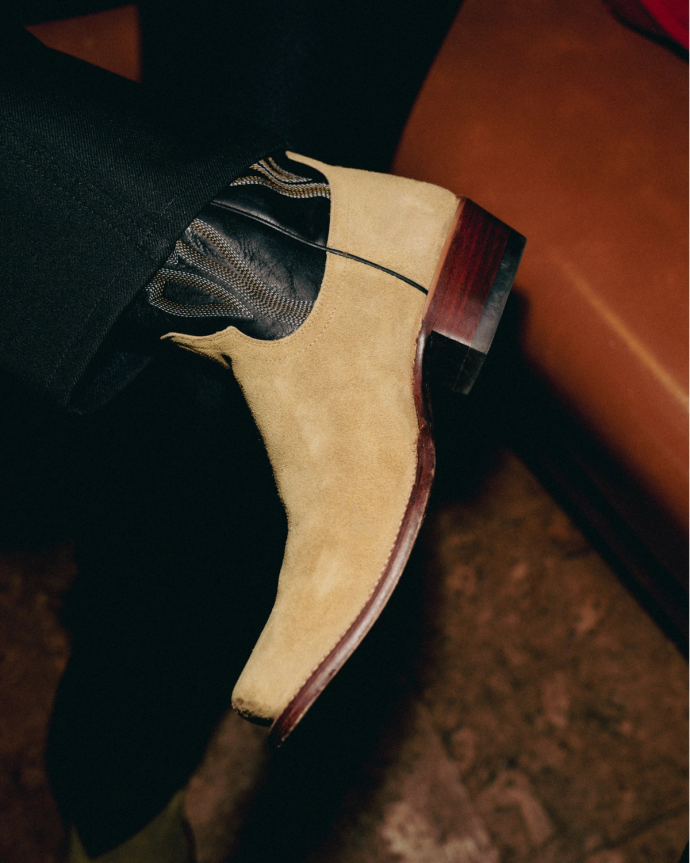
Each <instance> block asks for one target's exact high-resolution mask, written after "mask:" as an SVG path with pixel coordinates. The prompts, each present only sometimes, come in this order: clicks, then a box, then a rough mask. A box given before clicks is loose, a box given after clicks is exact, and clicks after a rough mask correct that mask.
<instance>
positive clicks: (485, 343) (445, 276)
mask: <svg viewBox="0 0 690 863" xmlns="http://www.w3.org/2000/svg"><path fill="white" fill-rule="evenodd" d="M524 247H525V238H524V237H523V236H522V234H518V232H517V231H514V230H513V229H512V228H509V227H508V225H505V224H504V223H503V222H501V221H500V220H499V219H497V218H496V217H495V216H492V215H491V214H490V213H487V212H486V210H483V209H482V208H481V207H479V206H477V204H475V203H474V202H473V201H469V200H465V202H464V205H463V206H462V207H461V208H459V214H458V218H457V221H456V223H455V228H454V230H453V231H452V232H451V235H450V239H449V242H448V246H447V249H446V251H445V254H444V256H443V257H442V261H441V264H440V267H439V271H438V272H437V274H436V278H435V282H434V285H433V287H432V290H431V291H430V296H429V302H428V304H427V308H426V312H425V314H424V322H423V325H422V333H423V338H424V342H425V345H424V347H425V353H424V358H425V360H426V363H425V371H428V370H430V371H431V373H432V374H433V376H434V377H435V378H438V379H440V380H441V381H442V382H443V383H444V384H446V385H447V386H448V387H449V388H450V389H452V390H454V391H455V392H460V393H468V392H469V391H470V389H471V388H472V384H473V383H474V381H475V380H476V378H477V375H478V374H479V370H480V369H481V367H482V364H483V362H484V359H485V357H486V354H487V352H488V350H489V348H490V347H491V342H492V341H493V337H494V333H495V332H496V327H497V326H498V322H499V320H500V318H501V314H502V313H503V307H504V306H505V302H506V300H507V298H508V293H509V292H510V288H511V286H512V284H513V279H514V278H515V273H516V272H517V268H518V264H519V263H520V258H521V256H522V252H523V249H524Z"/></svg>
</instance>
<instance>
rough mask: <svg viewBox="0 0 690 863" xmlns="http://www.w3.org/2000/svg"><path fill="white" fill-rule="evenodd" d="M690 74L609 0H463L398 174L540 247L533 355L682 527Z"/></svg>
mask: <svg viewBox="0 0 690 863" xmlns="http://www.w3.org/2000/svg"><path fill="white" fill-rule="evenodd" d="M687 104H688V94H687V65H686V63H684V62H683V60H681V59H680V58H679V57H677V56H674V54H673V53H672V52H670V51H668V50H667V49H665V48H663V47H661V46H659V45H657V44H654V43H653V42H651V41H648V40H646V39H645V38H643V37H642V36H640V35H638V34H637V33H634V32H632V31H631V30H628V29H626V28H625V27H624V26H622V25H621V24H620V23H618V22H617V21H616V20H615V19H614V18H613V17H611V16H610V15H609V14H608V12H607V11H606V9H605V7H604V6H603V4H602V3H600V2H599V0H579V2H577V3H559V2H556V0H534V2H530V3H523V2H521V0H494V2H492V3H484V2H482V0H466V2H465V3H464V4H463V6H462V8H461V10H460V12H459V14H458V16H457V18H456V20H455V22H454V24H453V27H452V28H451V31H450V32H449V34H448V36H447V38H446V41H445V43H444V45H443V47H442V49H441V51H440V53H439V55H438V57H437V59H436V61H435V63H434V65H433V67H432V69H431V71H430V73H429V75H428V77H427V80H426V82H425V84H424V87H423V89H422V91H421V93H420V95H419V97H418V99H417V102H416V104H415V107H414V109H413V111H412V114H411V116H410V118H409V121H408V123H407V127H406V129H405V132H404V135H403V137H402V140H401V143H400V146H399V150H398V153H397V157H396V160H395V167H394V170H395V171H396V172H397V173H399V174H402V175H405V176H408V177H414V178H417V179H422V180H427V181H429V182H433V183H438V184H440V185H442V186H446V187H448V188H451V189H453V190H454V191H456V192H457V193H461V194H465V195H467V196H468V197H471V198H473V199H474V200H475V201H477V202H478V203H481V204H482V205H483V206H484V207H486V208H487V209H489V210H491V211H492V212H494V213H496V214H497V215H498V216H499V217H500V218H502V219H504V220H505V221H506V222H508V223H509V224H510V225H512V226H514V227H515V228H516V229H517V230H519V231H521V232H522V233H523V234H525V235H526V236H527V238H528V242H527V248H526V251H525V255H524V258H523V263H522V265H521V268H520V271H519V273H518V280H517V284H516V286H515V288H514V290H515V291H517V292H518V293H519V294H520V295H521V297H522V298H523V299H524V301H525V305H526V316H525V321H524V329H523V332H522V346H523V350H524V353H525V354H526V356H527V357H528V359H529V361H530V362H531V363H532V364H533V366H534V367H536V369H538V371H539V372H540V373H541V375H543V377H544V378H545V379H546V380H547V381H548V383H549V385H550V387H551V389H552V391H553V392H554V393H556V394H557V396H558V398H559V399H561V400H562V401H563V402H564V403H565V404H566V405H567V406H568V407H569V409H571V410H572V411H573V412H574V413H575V414H576V415H577V416H578V417H579V418H580V419H581V420H582V421H583V422H584V424H586V426H587V427H588V428H589V430H590V431H591V432H592V434H593V435H594V436H595V438H596V439H597V440H598V441H600V442H601V443H602V445H603V446H604V447H605V448H606V449H607V450H608V451H609V452H612V453H613V454H614V455H615V458H616V460H617V461H618V463H619V464H620V465H622V466H623V467H624V468H625V470H626V471H628V472H629V474H630V476H631V477H633V478H634V479H635V480H636V481H637V482H638V483H639V484H640V485H641V487H642V489H643V490H644V493H645V494H647V495H649V500H650V501H653V502H654V503H655V504H658V506H659V507H660V509H661V511H662V512H663V513H665V515H666V517H667V518H668V519H670V520H671V521H672V523H673V524H674V525H675V526H676V528H677V529H678V530H682V531H685V530H686V525H687V502H688V490H687V480H688V460H687V454H688V439H687V433H688V431H687V430H688V350H687V347H688V339H687V323H688V274H687V264H688V245H687V242H688V224H687V214H688V200H687V187H688V184H687V153H688V135H687V131H688V118H687Z"/></svg>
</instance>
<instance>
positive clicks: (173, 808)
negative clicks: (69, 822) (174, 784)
mask: <svg viewBox="0 0 690 863" xmlns="http://www.w3.org/2000/svg"><path fill="white" fill-rule="evenodd" d="M183 803H184V792H182V791H178V793H177V794H176V795H175V796H174V797H173V798H172V800H171V801H170V803H168V805H167V806H166V807H165V809H164V810H163V811H162V812H161V813H160V814H159V815H157V816H156V817H155V818H154V819H153V821H151V822H150V823H149V824H147V825H146V827H144V829H143V830H140V831H139V833H137V834H136V836H133V837H132V838H131V839H128V840H127V841H126V842H124V843H123V844H122V845H118V847H117V848H113V850H112V851H107V852H106V853H105V854H101V855H99V856H98V857H89V855H88V854H87V853H86V851H85V850H84V846H83V845H82V843H81V841H80V839H79V836H78V835H77V832H76V830H75V829H74V828H72V832H71V836H70V849H69V854H68V857H67V863H193V861H194V859H195V856H194V851H193V847H192V846H193V842H192V839H191V829H190V828H189V827H188V826H187V825H186V824H185V822H184V818H183V815H182V809H183Z"/></svg>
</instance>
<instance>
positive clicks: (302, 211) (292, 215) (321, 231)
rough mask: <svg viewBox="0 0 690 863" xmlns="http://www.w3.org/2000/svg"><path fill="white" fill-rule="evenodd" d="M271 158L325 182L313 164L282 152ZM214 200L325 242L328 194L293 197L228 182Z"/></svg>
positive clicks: (329, 206)
mask: <svg viewBox="0 0 690 863" xmlns="http://www.w3.org/2000/svg"><path fill="white" fill-rule="evenodd" d="M273 159H274V160H275V161H276V162H277V163H278V164H279V165H280V166H281V167H283V168H285V169H286V170H287V171H290V172H291V173H294V174H297V175H299V176H301V177H307V178H309V179H311V180H313V181H314V182H316V183H322V184H324V185H328V181H327V180H326V178H325V177H324V175H323V174H322V173H321V172H320V171H317V170H316V168H312V167H310V166H309V165H303V164H302V163H301V162H295V161H294V160H293V159H289V158H288V157H287V156H286V155H284V154H280V155H274V156H273ZM213 203H214V206H215V207H221V208H222V207H229V208H232V209H233V210H235V211H240V212H243V213H247V215H250V216H253V217H254V218H256V219H261V220H262V221H264V222H266V223H269V224H273V225H275V226H276V227H277V228H280V229H281V230H282V231H287V232H288V233H290V234H293V235H294V236H296V237H300V238H302V239H304V240H306V242H308V243H316V244H317V245H319V246H324V247H325V246H326V243H327V242H328V227H329V224H330V213H331V202H330V200H329V199H328V198H321V197H316V198H307V199H302V200H295V199H294V198H289V197H285V196H283V195H278V194H276V193H275V192H274V191H272V190H271V189H268V188H265V187H263V186H227V187H226V188H225V189H222V190H221V191H220V192H219V193H218V194H217V195H216V197H215V198H214V201H213Z"/></svg>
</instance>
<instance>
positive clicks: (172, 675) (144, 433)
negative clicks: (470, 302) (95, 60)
mask: <svg viewBox="0 0 690 863" xmlns="http://www.w3.org/2000/svg"><path fill="white" fill-rule="evenodd" d="M101 5H102V4H101ZM456 5H457V3H456V2H447V0H438V2H436V3H435V4H432V5H431V6H430V5H429V4H424V5H422V4H417V3H405V2H402V3H401V2H399V0H398V2H391V0H383V2H379V3H376V4H371V3H366V2H364V0H356V2H352V3H348V4H339V3H336V2H314V0H295V2H291V3H278V2H273V0H258V2H252V3H251V4H250V3H246V4H245V3H239V2H238V3H219V2H214V0H200V2H197V3H194V4H185V3H181V2H176V0H175V2H166V3H157V2H150V3H144V4H142V5H141V14H142V25H143V33H144V48H145V53H144V74H145V82H144V86H140V85H135V84H132V83H130V82H127V81H124V80H122V79H119V78H117V77H116V76H113V75H110V74H108V73H105V72H103V71H101V70H98V69H95V68H94V67H91V66H89V65H87V64H84V63H80V62H79V61H77V60H74V59H72V58H69V57H65V56H64V55H58V54H56V52H53V51H48V50H47V49H45V48H44V47H43V46H41V45H40V44H39V43H38V42H37V41H36V40H34V39H32V38H31V37H30V36H28V34H26V33H25V31H23V29H22V28H21V26H20V24H21V22H22V21H24V22H27V23H28V22H29V21H31V20H36V19H37V18H38V17H40V11H41V10H40V9H39V10H38V11H37V9H36V8H35V6H36V4H34V3H25V4H24V7H22V4H18V6H17V7H16V9H15V18H16V20H17V23H12V24H10V23H7V26H6V27H4V28H3V29H2V30H0V105H1V106H2V116H1V123H2V125H1V127H0V128H1V132H0V135H1V136H0V167H1V175H2V179H1V180H0V195H1V197H0V213H1V214H2V217H3V227H2V238H3V239H2V252H3V280H2V284H0V302H1V303H2V314H1V315H0V397H1V398H2V405H3V410H2V415H1V416H0V483H1V484H2V485H1V487H2V489H3V494H2V499H1V500H0V525H2V527H1V528H0V540H2V541H3V542H4V543H5V544H8V543H13V542H14V543H16V542H27V541H33V542H39V541H41V540H45V539H47V538H54V537H56V536H58V535H61V534H63V533H66V532H70V533H74V534H75V535H76V537H77V540H76V554H77V563H78V569H79V575H78V578H77V581H76V583H75V585H74V587H73V589H72V591H71V593H70V596H69V597H68V598H67V601H66V606H65V615H64V617H65V622H66V623H67V625H68V626H69V628H70V631H71V633H72V638H73V650H72V658H71V660H70V663H69V666H68V669H67V671H66V673H65V676H64V679H63V681H62V683H61V686H60V690H59V692H58V696H57V700H56V705H55V710H54V717H53V723H52V727H51V734H50V741H49V748H48V766H49V772H50V776H51V781H52V783H53V787H54V791H55V795H56V798H57V800H58V804H59V806H60V808H61V810H62V812H63V815H64V817H65V820H66V821H67V822H70V823H74V824H76V826H77V828H78V830H79V831H80V834H81V836H82V838H83V841H84V842H85V845H86V847H87V850H88V851H89V853H90V854H92V855H95V854H98V853H102V852H103V851H105V850H108V849H109V848H112V847H114V846H115V845H117V844H119V843H120V842H122V841H124V840H125V839H126V838H127V837H128V836H130V835H131V834H132V833H134V832H136V830H138V829H140V828H141V827H142V826H143V825H144V824H145V823H146V822H147V821H149V820H150V819H151V818H152V817H153V816H154V815H155V814H156V813H157V812H158V811H159V810H160V808H161V807H162V806H163V805H165V803H166V802H167V800H168V799H169V798H170V796H171V795H172V794H173V793H174V792H175V791H176V790H177V789H178V788H179V787H180V786H181V785H183V784H184V782H185V781H186V779H187V777H188V775H189V773H190V772H191V770H192V769H193V768H194V766H195V764H196V763H197V762H198V759H199V758H200V756H201V754H202V752H203V748H204V746H205V743H206V741H207V739H208V736H209V734H210V732H211V730H212V729H213V727H214V725H215V724H216V723H217V721H218V719H219V718H220V716H221V715H222V713H223V712H224V710H225V709H226V708H227V706H228V703H229V699H230V692H231V690H232V686H233V683H234V680H235V679H236V678H237V676H238V674H239V671H240V670H241V667H242V664H243V662H244V661H245V660H246V657H247V655H248V653H249V650H250V649H251V646H252V644H253V641H254V640H255V639H256V637H257V636H258V633H259V631H260V628H261V625H262V623H263V621H264V620H265V618H266V616H267V614H268V611H269V610H270V606H271V603H272V596H273V593H274V591H275V579H276V576H277V573H278V570H279V567H280V562H281V557H282V549H283V545H284V538H285V530H286V528H285V523H284V515H283V512H282V507H281V505H280V503H279V500H278V497H277V494H276V492H275V488H274V485H273V479H272V475H271V470H270V465H269V464H268V462H267V460H266V456H265V453H264V452H263V447H262V445H261V441H260V439H259V436H258V432H257V431H256V429H255V427H254V425H253V422H252V420H251V417H250V416H249V414H248V411H247V408H246V406H245V404H244V401H243V399H242V397H241V394H240V392H239V390H238V388H237V386H236V385H235V384H234V382H233V381H232V380H231V379H229V376H228V375H227V374H226V373H222V372H220V371H218V372H217V371H216V370H215V369H214V368H211V367H207V365H206V364H205V363H204V362H203V361H200V360H197V359H196V358H195V357H193V356H191V355H188V354H182V353H180V354H179V355H178V354H177V353H176V352H175V350H174V349H172V348H171V349H161V350H160V351H159V352H155V354H154V355H153V356H152V360H151V362H150V363H149V364H148V365H147V367H146V368H145V370H144V371H142V372H141V374H139V375H138V376H137V377H136V378H135V379H134V380H132V381H131V382H130V383H129V385H128V386H126V387H125V388H124V389H121V388H119V384H118V385H117V386H116V385H115V382H113V384H112V386H110V387H109V386H108V383H107V381H106V383H105V391H104V393H103V399H102V401H103V402H104V406H103V407H102V408H101V409H100V410H98V411H97V412H95V413H93V414H91V415H87V416H75V415H71V414H70V413H69V408H70V405H71V403H72V398H73V394H74V392H75V389H76V388H77V387H78V386H79V382H80V380H82V379H83V376H84V374H85V372H86V370H87V369H88V368H89V364H90V363H91V362H92V360H93V357H94V355H95V354H96V353H97V352H98V350H99V348H100V347H101V345H102V344H103V342H104V340H105V339H106V338H107V337H108V334H109V333H112V332H113V327H114V325H115V323H116V321H117V320H118V318H119V316H120V315H121V313H122V310H123V309H124V308H125V307H126V305H127V304H128V303H129V302H130V301H131V299H132V297H133V296H134V294H135V293H136V292H137V291H138V290H139V289H140V288H141V287H142V286H143V285H144V284H145V283H146V282H147V281H148V280H149V278H150V276H151V275H152V274H153V273H154V272H155V271H156V269H158V267H159V266H160V265H161V264H162V262H163V261H164V260H165V258H166V257H167V255H168V254H169V251H170V249H171V248H172V246H173V245H174V242H175V240H176V238H177V237H178V236H179V235H180V234H181V233H182V231H183V230H184V228H185V227H186V225H187V224H188V223H189V222H190V221H191V220H192V218H193V217H194V216H195V215H196V213H197V212H198V211H199V210H200V209H201V207H202V206H203V205H204V204H205V203H206V202H207V201H208V200H210V199H211V198H212V197H213V195H214V193H215V192H216V191H217V190H218V189H219V188H220V187H222V186H223V185H225V184H226V183H227V182H228V181H230V180H232V179H233V178H234V177H236V176H237V175H238V174H239V173H240V172H241V171H242V170H243V169H244V168H245V167H246V166H247V165H249V164H251V163H252V162H254V161H256V160H257V159H258V158H261V157H262V156H263V155H265V154H266V153H268V152H270V151H271V150H273V149H275V148H277V147H280V146H283V145H284V144H283V142H285V143H286V144H287V145H288V146H290V147H292V148H294V149H296V150H298V151H301V152H305V153H308V154H309V155H313V156H316V157H318V158H322V159H324V160H326V161H330V162H336V163H340V164H347V165H352V166H356V167H364V168H370V169H379V170H381V169H385V168H386V167H387V166H388V164H389V163H390V160H391V158H392V155H393V152H394V148H395V144H396V141H397V138H398V136H399V134H400V131H401V129H402V126H403V124H404V121H405V118H406V115H407V112H408V111H409V108H410V106H411V104H412V101H413V99H414V96H415V95H416V92H417V90H418V88H419V86H420V84H421V82H422V80H423V76H424V74H425V72H426V69H427V68H428V65H429V64H430V62H431V60H432V59H433V56H434V54H435V52H436V50H437V49H438V46H439V44H440V41H441V39H442V37H443V35H444V34H445V31H446V29H447V27H448V26H449V24H450V21H451V19H452V16H453V14H454V12H455V7H456ZM52 7H53V8H51V9H49V10H48V12H49V16H51V15H53V17H54V13H55V12H56V11H60V10H59V9H58V10H56V9H55V8H54V7H55V4H52ZM60 9H63V10H64V11H65V12H67V13H68V14H69V13H75V12H82V11H86V10H85V9H84V8H83V4H79V3H76V4H75V3H74V2H72V3H71V4H68V6H64V5H63V6H62V7H60ZM120 383H121V382H120Z"/></svg>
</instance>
